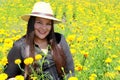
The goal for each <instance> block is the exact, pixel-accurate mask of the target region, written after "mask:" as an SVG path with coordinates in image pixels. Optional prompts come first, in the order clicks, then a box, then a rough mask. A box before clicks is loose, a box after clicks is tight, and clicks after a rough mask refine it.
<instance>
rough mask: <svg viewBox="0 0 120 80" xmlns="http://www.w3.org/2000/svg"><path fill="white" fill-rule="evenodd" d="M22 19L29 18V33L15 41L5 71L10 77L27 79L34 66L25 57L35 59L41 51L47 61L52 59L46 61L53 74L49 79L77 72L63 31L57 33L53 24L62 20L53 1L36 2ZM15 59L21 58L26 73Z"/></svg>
mask: <svg viewBox="0 0 120 80" xmlns="http://www.w3.org/2000/svg"><path fill="white" fill-rule="evenodd" d="M22 19H23V20H25V21H28V25H27V32H26V35H25V36H23V37H22V38H20V39H19V40H17V41H16V42H15V43H14V45H13V47H12V49H11V50H10V52H9V54H8V65H7V68H6V69H5V73H7V74H8V76H9V78H12V77H15V76H16V75H24V77H25V79H26V80H28V78H29V75H30V73H31V69H30V68H29V67H28V66H26V65H25V64H24V60H25V59H26V58H27V57H32V58H35V55H36V54H38V53H41V52H44V53H45V54H46V56H45V60H47V61H48V62H49V64H48V63H44V64H43V72H47V73H48V74H49V75H50V76H52V78H51V79H49V78H48V79H47V80H63V78H64V74H66V76H67V78H68V77H70V76H71V75H74V64H73V59H72V56H71V54H70V50H69V47H68V44H67V42H66V41H65V38H64V36H63V35H62V34H60V33H55V32H54V23H59V22H60V20H58V19H56V18H55V17H54V16H53V11H52V9H51V6H50V4H49V3H45V2H37V3H35V5H34V7H33V10H32V13H31V14H28V15H24V16H22ZM41 55H42V54H41ZM16 59H21V60H22V63H21V64H20V66H21V67H22V68H23V69H24V71H25V72H23V71H22V70H21V69H20V68H19V67H18V65H17V64H15V63H14V61H15V60H16ZM33 66H34V69H35V70H37V68H39V66H38V65H37V64H33ZM61 68H63V69H64V71H63V70H62V69H61ZM70 71H71V73H72V74H71V73H70ZM38 74H39V72H38ZM39 75H40V74H39Z"/></svg>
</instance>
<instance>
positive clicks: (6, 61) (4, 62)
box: [1, 57, 8, 66]
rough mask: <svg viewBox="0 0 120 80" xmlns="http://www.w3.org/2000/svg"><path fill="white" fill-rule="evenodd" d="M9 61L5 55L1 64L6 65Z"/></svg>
mask: <svg viewBox="0 0 120 80" xmlns="http://www.w3.org/2000/svg"><path fill="white" fill-rule="evenodd" d="M7 63H8V60H7V58H6V57H3V58H2V60H1V64H2V65H3V66H5V65H6V64H7Z"/></svg>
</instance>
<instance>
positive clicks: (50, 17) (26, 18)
mask: <svg viewBox="0 0 120 80" xmlns="http://www.w3.org/2000/svg"><path fill="white" fill-rule="evenodd" d="M30 16H35V17H41V18H45V19H50V20H53V21H54V23H56V24H57V23H61V22H62V21H60V20H59V19H57V18H55V17H52V16H45V15H38V14H26V15H23V16H21V18H22V19H23V20H25V21H28V20H29V18H30Z"/></svg>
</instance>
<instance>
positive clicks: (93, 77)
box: [89, 74, 97, 80]
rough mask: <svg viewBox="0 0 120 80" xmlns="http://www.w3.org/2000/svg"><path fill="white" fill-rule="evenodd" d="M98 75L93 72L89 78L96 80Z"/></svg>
mask: <svg viewBox="0 0 120 80" xmlns="http://www.w3.org/2000/svg"><path fill="white" fill-rule="evenodd" d="M96 77H97V75H96V74H91V75H90V77H89V80H95V78H96Z"/></svg>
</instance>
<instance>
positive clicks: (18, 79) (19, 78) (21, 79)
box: [15, 75, 24, 80]
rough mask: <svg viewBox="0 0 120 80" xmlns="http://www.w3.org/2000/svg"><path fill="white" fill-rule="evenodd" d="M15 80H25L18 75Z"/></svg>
mask: <svg viewBox="0 0 120 80" xmlns="http://www.w3.org/2000/svg"><path fill="white" fill-rule="evenodd" d="M15 80H24V76H22V75H17V76H15Z"/></svg>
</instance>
